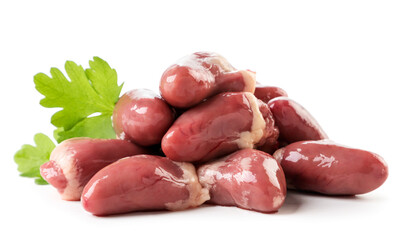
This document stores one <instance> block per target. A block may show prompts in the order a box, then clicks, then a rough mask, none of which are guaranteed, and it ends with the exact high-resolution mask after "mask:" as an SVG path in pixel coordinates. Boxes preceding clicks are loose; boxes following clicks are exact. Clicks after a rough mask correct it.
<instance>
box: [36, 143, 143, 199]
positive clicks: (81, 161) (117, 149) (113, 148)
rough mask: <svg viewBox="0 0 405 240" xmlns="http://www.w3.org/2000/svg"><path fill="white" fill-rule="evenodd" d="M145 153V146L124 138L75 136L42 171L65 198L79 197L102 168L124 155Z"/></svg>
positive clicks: (45, 177) (51, 158) (52, 155)
mask: <svg viewBox="0 0 405 240" xmlns="http://www.w3.org/2000/svg"><path fill="white" fill-rule="evenodd" d="M144 153H147V151H146V150H145V149H143V148H141V147H138V146H136V145H135V144H132V143H130V142H128V141H124V140H119V139H90V138H72V139H69V140H66V141H64V142H62V143H61V144H60V145H58V146H57V147H56V148H55V149H54V150H53V151H52V153H51V157H50V161H49V162H46V163H44V164H43V165H42V166H41V168H40V172H41V176H42V177H43V178H44V179H45V180H46V181H47V182H48V183H50V184H51V185H52V186H54V187H55V188H56V189H57V190H58V191H59V193H60V195H61V197H62V199H64V200H71V201H77V200H80V195H81V194H82V191H83V188H84V185H86V183H87V182H88V181H89V180H90V178H91V177H92V176H93V175H94V174H96V172H98V171H99V170H100V169H102V168H103V167H105V166H107V165H108V164H111V163H113V162H115V161H117V160H118V159H120V158H123V157H127V156H132V155H136V154H144Z"/></svg>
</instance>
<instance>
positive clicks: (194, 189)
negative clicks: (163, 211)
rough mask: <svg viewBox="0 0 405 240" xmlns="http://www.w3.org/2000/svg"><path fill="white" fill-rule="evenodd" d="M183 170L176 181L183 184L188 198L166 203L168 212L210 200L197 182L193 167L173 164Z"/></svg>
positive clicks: (184, 164)
mask: <svg viewBox="0 0 405 240" xmlns="http://www.w3.org/2000/svg"><path fill="white" fill-rule="evenodd" d="M174 163H175V164H176V165H177V166H179V167H180V168H181V169H182V170H183V175H182V179H177V180H178V182H182V183H184V184H185V186H186V188H187V190H188V192H189V197H188V199H182V200H178V201H175V202H171V203H166V204H165V206H166V208H167V209H168V210H182V209H187V208H190V207H197V206H200V205H201V204H203V203H204V202H205V201H208V200H209V199H210V195H209V191H208V189H206V188H203V187H202V186H201V184H200V182H199V181H198V177H197V173H196V170H195V167H194V166H193V164H191V163H185V162H174Z"/></svg>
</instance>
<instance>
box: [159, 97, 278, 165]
mask: <svg viewBox="0 0 405 240" xmlns="http://www.w3.org/2000/svg"><path fill="white" fill-rule="evenodd" d="M277 137H278V130H277V129H276V128H275V126H274V120H273V117H272V114H271V112H270V110H269V108H268V106H267V105H266V104H264V103H263V102H261V101H260V100H257V99H256V97H255V96H254V95H253V94H252V93H247V92H238V93H220V94H218V95H216V96H214V97H212V98H210V99H208V100H207V101H206V102H203V103H201V104H199V105H197V106H196V107H194V108H191V109H189V110H188V111H186V112H185V113H183V114H182V115H181V116H180V117H179V118H178V119H177V120H176V121H175V122H174V123H173V125H172V126H171V127H170V129H169V130H168V131H167V133H166V135H165V136H164V137H163V140H162V149H163V152H164V153H165V154H166V156H167V157H168V158H170V159H172V160H174V161H188V162H196V161H207V160H210V159H212V158H216V157H219V156H223V155H226V154H229V153H231V152H234V151H236V150H238V149H244V148H254V147H256V146H261V145H263V144H265V143H266V142H269V141H270V142H275V141H276V139H277Z"/></svg>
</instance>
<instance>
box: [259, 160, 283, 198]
mask: <svg viewBox="0 0 405 240" xmlns="http://www.w3.org/2000/svg"><path fill="white" fill-rule="evenodd" d="M263 167H264V170H266V174H267V176H268V177H269V181H270V183H271V184H272V185H273V186H275V187H276V188H278V189H280V190H281V188H280V183H279V182H278V179H277V171H279V170H280V168H279V167H278V164H277V162H276V161H275V160H274V159H272V158H266V159H264V161H263Z"/></svg>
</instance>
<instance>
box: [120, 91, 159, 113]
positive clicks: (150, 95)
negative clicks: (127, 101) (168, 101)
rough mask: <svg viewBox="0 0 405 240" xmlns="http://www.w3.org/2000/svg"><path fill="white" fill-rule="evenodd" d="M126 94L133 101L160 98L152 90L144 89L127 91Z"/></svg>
mask: <svg viewBox="0 0 405 240" xmlns="http://www.w3.org/2000/svg"><path fill="white" fill-rule="evenodd" d="M127 94H128V96H129V97H130V98H131V99H135V100H140V99H154V98H160V96H159V95H158V94H156V93H155V92H153V91H152V90H149V89H145V88H142V89H135V90H132V91H129V92H128V93H127ZM131 110H132V109H131Z"/></svg>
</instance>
